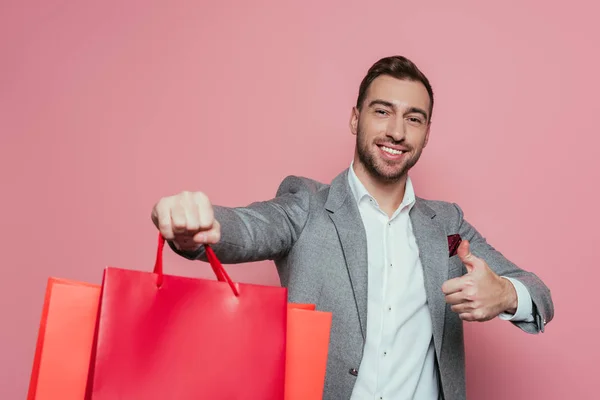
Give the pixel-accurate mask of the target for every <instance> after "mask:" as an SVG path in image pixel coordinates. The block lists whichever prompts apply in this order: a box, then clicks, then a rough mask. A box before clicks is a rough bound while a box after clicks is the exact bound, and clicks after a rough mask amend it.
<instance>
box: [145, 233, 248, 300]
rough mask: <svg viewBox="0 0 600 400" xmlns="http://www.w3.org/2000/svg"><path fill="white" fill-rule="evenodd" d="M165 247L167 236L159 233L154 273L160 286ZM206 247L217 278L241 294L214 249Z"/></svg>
mask: <svg viewBox="0 0 600 400" xmlns="http://www.w3.org/2000/svg"><path fill="white" fill-rule="evenodd" d="M164 247H165V238H164V237H163V236H162V235H161V234H160V233H159V234H158V250H157V251H156V263H155V264H154V273H155V274H157V275H158V279H157V280H156V284H157V286H158V287H160V286H161V285H162V283H163V277H164V273H163V248H164ZM204 248H205V250H206V257H207V258H208V262H209V263H210V266H211V267H212V269H213V272H214V273H215V275H216V276H217V280H219V281H220V282H227V284H228V285H229V287H230V288H231V291H232V292H233V294H234V295H236V296H239V295H240V291H239V290H238V288H237V286H236V284H235V283H234V282H233V281H232V280H231V278H230V277H229V275H228V274H227V271H225V268H223V265H222V264H221V262H220V261H219V259H218V258H217V255H216V254H215V252H214V251H213V249H212V248H211V247H210V246H209V245H207V244H205V245H204Z"/></svg>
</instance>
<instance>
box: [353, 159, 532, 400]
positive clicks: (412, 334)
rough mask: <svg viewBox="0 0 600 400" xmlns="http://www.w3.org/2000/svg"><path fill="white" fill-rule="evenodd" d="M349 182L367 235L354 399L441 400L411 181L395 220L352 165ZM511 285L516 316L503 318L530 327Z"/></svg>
mask: <svg viewBox="0 0 600 400" xmlns="http://www.w3.org/2000/svg"><path fill="white" fill-rule="evenodd" d="M348 180H349V184H350V189H351V191H352V194H353V195H354V198H355V199H356V202H357V204H358V208H359V211H360V215H361V217H362V221H363V224H364V227H365V230H366V237H367V251H368V300H367V337H366V341H365V347H364V351H363V359H362V362H361V365H360V369H359V373H358V377H357V380H356V384H355V386H354V390H353V393H352V397H351V399H352V400H365V399H375V400H387V399H390V400H402V399H407V400H408V399H415V400H437V399H438V394H439V387H438V376H437V374H438V372H437V369H436V368H435V350H434V345H433V331H432V329H433V328H432V321H431V315H430V313H429V308H428V306H427V296H426V292H425V282H424V276H423V267H422V265H421V261H420V259H419V249H418V247H417V243H416V239H415V236H414V233H413V229H412V223H411V220H410V217H409V211H410V210H411V208H412V207H413V206H414V204H415V193H414V189H413V186H412V183H411V180H410V178H408V179H407V181H406V188H405V193H404V199H403V200H402V203H401V204H400V206H399V207H398V209H397V210H396V211H395V212H394V214H393V215H392V216H391V217H388V215H387V214H386V213H385V212H384V211H383V210H381V209H380V208H379V205H378V204H377V201H376V200H375V199H374V198H373V197H372V196H371V195H370V194H369V193H368V191H367V190H366V188H365V187H364V185H363V184H362V183H361V182H360V180H359V179H358V177H357V176H356V174H355V173H354V169H353V166H352V165H351V167H350V170H349V173H348ZM507 279H508V278H507ZM509 280H510V281H511V282H512V283H513V285H514V286H515V289H516V291H517V296H518V300H519V305H518V309H517V312H516V313H515V315H510V314H502V315H500V318H502V319H505V320H531V321H532V320H533V316H532V315H531V314H532V305H531V297H530V295H529V292H528V291H527V288H525V286H524V285H523V284H522V283H521V282H519V281H517V280H515V279H509ZM440 290H441V288H440Z"/></svg>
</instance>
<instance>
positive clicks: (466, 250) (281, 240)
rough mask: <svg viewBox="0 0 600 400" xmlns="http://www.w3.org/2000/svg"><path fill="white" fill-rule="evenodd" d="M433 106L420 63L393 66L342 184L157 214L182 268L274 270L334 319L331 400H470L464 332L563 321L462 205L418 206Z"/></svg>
mask: <svg viewBox="0 0 600 400" xmlns="http://www.w3.org/2000/svg"><path fill="white" fill-rule="evenodd" d="M433 104H434V101H433V90H432V88H431V85H430V83H429V81H428V79H427V78H426V77H425V75H424V74H423V73H422V72H421V71H420V70H419V69H418V68H417V66H416V65H415V64H414V63H412V62H411V61H410V60H408V59H406V58H405V57H402V56H393V57H387V58H383V59H381V60H379V61H377V62H376V63H375V64H374V65H373V66H372V67H371V68H370V69H369V71H368V73H367V75H366V76H365V78H364V79H363V81H362V83H361V85H360V89H359V94H358V99H357V103H356V106H355V107H353V109H352V111H351V116H350V131H351V132H352V134H353V135H356V150H355V154H354V159H353V160H352V162H351V165H350V167H349V168H348V169H346V170H344V171H342V172H341V173H340V174H339V175H338V176H337V177H336V178H335V179H334V180H333V181H332V182H331V184H323V183H320V182H316V181H314V180H311V179H309V178H304V177H294V176H290V177H287V178H286V179H285V180H284V181H283V182H282V183H281V185H280V187H279V190H278V191H277V195H276V196H275V197H274V198H273V199H270V200H267V201H260V202H256V203H253V204H251V205H249V206H247V207H238V208H228V207H223V206H218V205H212V204H211V202H210V200H209V199H208V198H207V197H206V196H205V195H204V194H203V193H202V192H189V191H185V192H182V193H179V194H176V195H173V196H168V197H164V198H162V199H160V200H159V201H158V202H157V203H156V205H155V206H154V208H153V210H152V220H153V222H154V224H155V225H156V226H157V228H158V229H159V230H160V232H161V233H162V235H163V236H164V237H165V238H166V239H167V240H168V241H169V244H170V246H171V248H172V249H173V250H174V251H175V252H176V253H178V254H180V255H181V256H183V257H186V258H189V259H198V260H203V261H206V258H205V254H204V247H203V246H202V245H203V244H212V245H213V246H212V247H213V248H214V250H215V252H216V253H217V255H218V256H219V258H220V259H221V260H222V261H223V262H224V263H243V262H250V261H257V260H274V261H275V264H276V266H277V270H278V272H279V275H280V278H281V282H282V285H284V286H286V287H287V288H288V291H289V300H290V301H292V302H298V303H316V305H317V308H318V309H321V310H326V311H331V312H332V313H333V322H332V330H331V342H330V348H329V358H328V365H327V376H326V381H325V391H324V396H323V398H324V399H331V400H339V399H350V398H351V399H359V400H362V399H393V400H397V399H419V400H420V399H424V400H437V399H447V400H454V399H457V400H458V399H465V398H466V388H465V365H464V357H465V356H464V344H463V321H487V320H490V319H492V318H496V317H498V318H501V319H503V320H506V321H509V323H512V324H514V325H515V326H517V327H519V328H520V329H522V330H523V331H525V332H528V333H538V332H543V330H544V326H545V325H546V324H547V323H548V322H550V320H551V319H552V318H553V316H554V306H553V303H552V299H551V296H550V291H549V290H548V288H547V287H546V286H545V285H544V283H543V282H542V281H541V280H540V279H539V278H538V277H537V276H535V275H534V274H533V273H531V272H527V271H525V270H523V269H521V268H519V267H518V266H516V265H515V264H513V263H512V262H511V261H509V260H507V259H506V258H505V257H504V256H503V255H502V254H501V253H500V252H498V251H496V250H495V249H494V248H493V247H492V246H490V245H489V244H488V243H487V242H486V240H485V239H484V238H483V237H482V236H481V235H480V234H479V232H477V230H475V228H474V227H473V226H471V225H470V224H469V223H468V222H467V221H466V220H465V219H464V218H463V213H462V210H461V209H460V207H459V206H458V205H456V204H452V203H447V202H443V201H432V200H425V199H422V198H420V197H417V196H416V194H415V192H414V189H413V186H412V182H411V180H410V177H409V175H408V172H409V171H410V169H411V168H412V167H413V166H414V165H415V164H416V163H417V161H418V160H419V157H420V155H421V153H422V151H423V149H424V148H425V146H426V145H427V142H428V140H429V128H430V124H431V117H432V112H433ZM458 243H460V245H458V247H456V244H458Z"/></svg>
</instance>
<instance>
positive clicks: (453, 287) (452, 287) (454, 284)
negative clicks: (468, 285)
mask: <svg viewBox="0 0 600 400" xmlns="http://www.w3.org/2000/svg"><path fill="white" fill-rule="evenodd" d="M464 288H465V279H464V277H458V278H454V279H450V280H448V281H446V282H444V284H443V285H442V292H444V294H445V295H449V294H452V293H456V292H460V291H461V290H463V289H464Z"/></svg>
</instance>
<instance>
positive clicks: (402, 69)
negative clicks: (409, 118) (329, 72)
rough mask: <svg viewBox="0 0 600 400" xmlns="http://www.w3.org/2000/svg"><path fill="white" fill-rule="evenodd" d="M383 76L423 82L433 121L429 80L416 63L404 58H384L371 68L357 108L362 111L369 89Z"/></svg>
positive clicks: (359, 95) (357, 102)
mask: <svg viewBox="0 0 600 400" xmlns="http://www.w3.org/2000/svg"><path fill="white" fill-rule="evenodd" d="M381 75H389V76H391V77H393V78H396V79H402V80H409V81H415V82H421V83H422V84H423V85H424V86H425V89H427V93H429V100H430V104H429V120H431V115H432V113H433V89H432V88H431V85H430V84H429V79H427V77H426V76H425V74H423V73H422V72H421V70H419V68H418V67H417V66H416V65H415V63H413V62H412V61H410V60H409V59H408V58H406V57H403V56H391V57H385V58H382V59H381V60H379V61H377V62H376V63H375V64H373V65H372V66H371V68H369V71H368V72H367V75H366V76H365V77H364V78H363V80H362V82H361V83H360V88H359V90H358V99H357V100H356V108H358V109H359V110H360V107H361V106H362V103H363V101H364V100H365V96H366V95H367V89H369V86H370V85H371V83H372V82H373V81H374V80H375V78H377V77H378V76H381Z"/></svg>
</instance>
